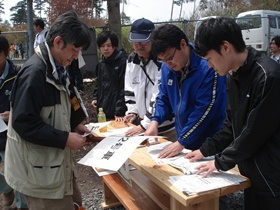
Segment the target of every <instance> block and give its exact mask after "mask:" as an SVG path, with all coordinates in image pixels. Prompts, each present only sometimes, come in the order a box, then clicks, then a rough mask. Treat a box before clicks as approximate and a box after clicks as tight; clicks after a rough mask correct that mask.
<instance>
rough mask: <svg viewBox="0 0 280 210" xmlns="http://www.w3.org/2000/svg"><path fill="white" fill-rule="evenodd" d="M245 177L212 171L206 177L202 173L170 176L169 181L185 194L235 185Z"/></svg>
mask: <svg viewBox="0 0 280 210" xmlns="http://www.w3.org/2000/svg"><path fill="white" fill-rule="evenodd" d="M245 180H246V179H245V178H243V177H242V176H239V175H236V174H232V173H230V172H212V173H211V174H210V175H208V176H207V177H206V178H202V175H184V176H170V177H169V182H170V183H172V184H173V185H174V186H175V187H176V188H177V189H179V190H180V191H182V192H183V193H185V194H187V195H191V194H196V193H200V192H205V191H208V190H214V189H218V188H221V187H226V186H230V185H236V184H239V183H240V182H243V181H245Z"/></svg>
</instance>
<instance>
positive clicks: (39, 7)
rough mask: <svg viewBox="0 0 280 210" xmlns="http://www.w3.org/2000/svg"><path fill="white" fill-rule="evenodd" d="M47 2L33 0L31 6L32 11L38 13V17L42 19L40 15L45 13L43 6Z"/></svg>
mask: <svg viewBox="0 0 280 210" xmlns="http://www.w3.org/2000/svg"><path fill="white" fill-rule="evenodd" d="M48 2H49V1H48V0H34V1H33V5H34V8H33V9H34V10H35V11H38V14H39V17H40V18H41V17H42V13H45V6H46V3H48Z"/></svg>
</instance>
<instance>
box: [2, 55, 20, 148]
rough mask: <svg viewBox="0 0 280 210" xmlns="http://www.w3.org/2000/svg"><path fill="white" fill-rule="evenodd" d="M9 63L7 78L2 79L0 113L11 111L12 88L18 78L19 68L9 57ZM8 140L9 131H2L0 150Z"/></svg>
mask: <svg viewBox="0 0 280 210" xmlns="http://www.w3.org/2000/svg"><path fill="white" fill-rule="evenodd" d="M7 61H8V63H9V72H8V75H7V76H6V77H5V79H3V80H1V79H0V113H2V112H5V111H10V100H9V97H10V95H11V90H12V87H13V83H14V80H15V78H16V74H17V70H16V67H15V66H14V64H13V62H12V61H10V60H9V59H7ZM6 141H7V131H4V132H2V133H0V151H4V150H5V146H6Z"/></svg>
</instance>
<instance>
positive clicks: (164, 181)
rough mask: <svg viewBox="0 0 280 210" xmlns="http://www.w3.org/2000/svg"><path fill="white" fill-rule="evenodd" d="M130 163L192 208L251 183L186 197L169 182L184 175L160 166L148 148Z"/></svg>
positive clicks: (138, 151)
mask: <svg viewBox="0 0 280 210" xmlns="http://www.w3.org/2000/svg"><path fill="white" fill-rule="evenodd" d="M129 161H130V163H131V164H132V165H133V166H134V167H135V168H137V169H138V170H139V171H140V172H141V173H143V174H144V175H145V176H147V177H148V179H150V180H152V181H153V182H154V183H155V184H156V185H158V186H160V187H161V188H162V189H163V190H164V191H166V192H167V193H168V194H169V195H170V197H171V198H174V199H176V200H177V201H178V202H180V203H181V204H183V205H184V206H186V207H188V206H192V205H196V204H199V203H204V202H206V201H210V200H213V199H214V200H216V199H217V198H219V197H220V196H222V195H225V194H229V193H232V192H236V191H238V190H242V189H244V188H247V187H248V186H250V181H249V180H248V179H247V180H246V181H245V182H243V183H240V184H239V185H234V186H229V187H224V188H221V189H215V190H211V191H207V192H202V193H199V194H196V195H191V196H186V195H184V194H183V193H182V192H180V191H179V190H178V189H177V188H176V187H174V186H173V185H172V184H171V183H170V182H169V181H168V180H169V176H176V175H182V174H183V173H182V172H181V171H179V170H177V169H175V168H174V167H171V166H169V165H158V164H157V163H155V162H154V161H153V159H152V158H151V157H150V156H149V155H148V154H147V149H146V148H138V149H136V150H135V151H134V152H133V154H132V155H131V156H130V157H129Z"/></svg>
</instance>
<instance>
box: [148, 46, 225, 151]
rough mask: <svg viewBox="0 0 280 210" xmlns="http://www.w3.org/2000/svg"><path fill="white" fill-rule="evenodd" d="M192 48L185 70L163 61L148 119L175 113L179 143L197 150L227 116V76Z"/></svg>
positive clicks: (163, 117) (156, 118)
mask: <svg viewBox="0 0 280 210" xmlns="http://www.w3.org/2000/svg"><path fill="white" fill-rule="evenodd" d="M189 45H190V47H191V62H190V65H189V66H188V68H187V69H186V71H185V73H182V72H176V71H174V70H172V69H171V68H170V67H168V66H167V65H165V64H164V63H163V64H162V77H161V84H160V87H159V88H160V91H159V94H158V96H157V99H156V103H155V105H154V110H153V115H152V117H151V120H155V121H157V122H158V123H159V124H161V123H162V122H164V120H165V119H166V118H167V117H168V116H169V115H170V113H172V112H173V113H174V115H175V127H176V131H177V134H178V141H179V143H180V144H182V145H183V146H185V147H186V148H188V149H192V150H195V149H198V148H199V147H200V146H201V144H202V143H203V142H204V141H205V140H206V138H207V137H212V136H213V135H214V134H215V133H216V132H217V131H218V130H219V129H220V127H221V125H222V123H223V121H224V119H225V116H226V110H225V109H226V77H221V76H219V75H218V74H217V73H215V71H214V70H213V69H211V68H209V67H208V64H207V61H206V60H204V59H202V58H200V57H199V56H198V55H197V54H196V53H195V51H194V49H193V46H192V44H191V43H189Z"/></svg>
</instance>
